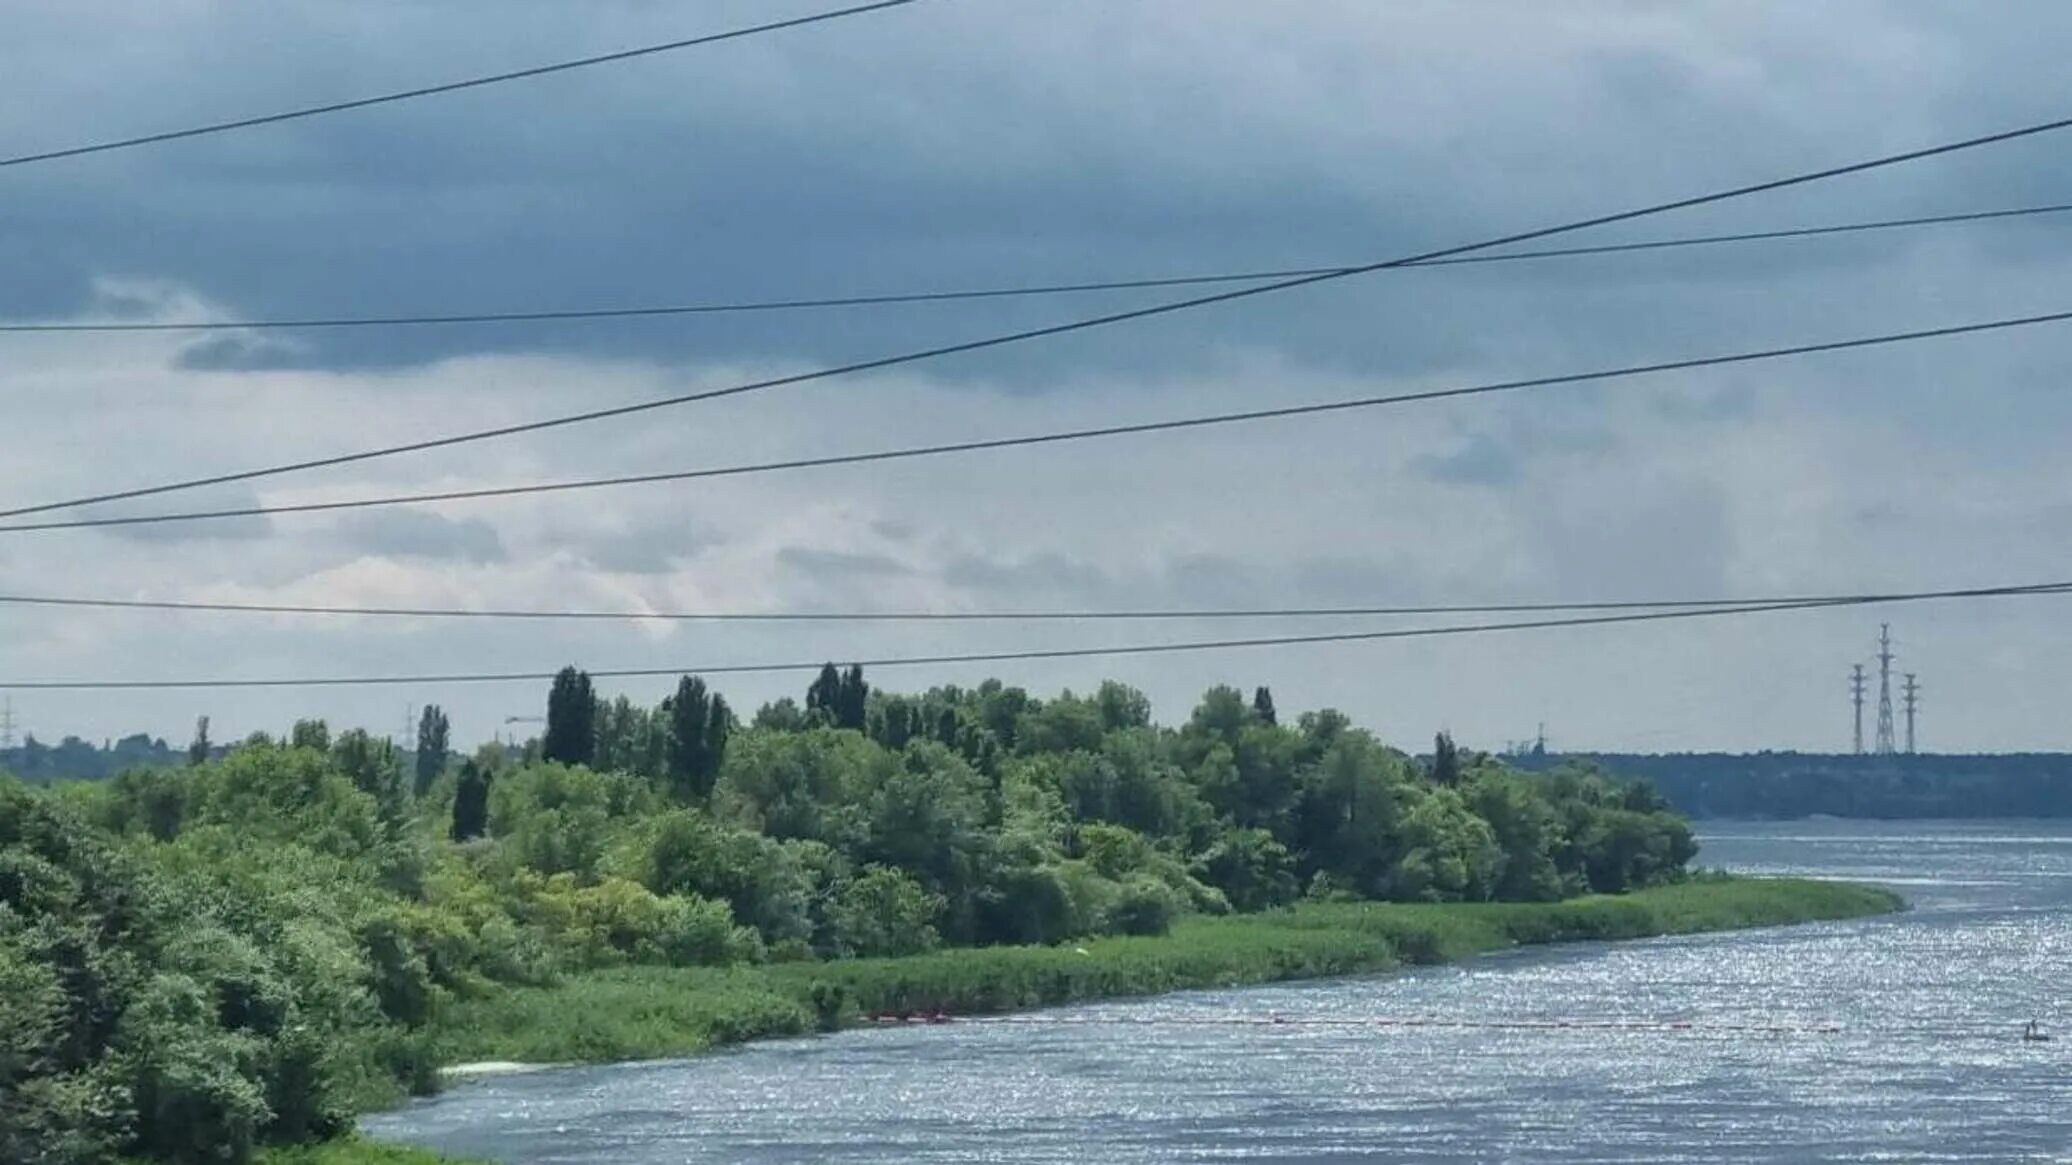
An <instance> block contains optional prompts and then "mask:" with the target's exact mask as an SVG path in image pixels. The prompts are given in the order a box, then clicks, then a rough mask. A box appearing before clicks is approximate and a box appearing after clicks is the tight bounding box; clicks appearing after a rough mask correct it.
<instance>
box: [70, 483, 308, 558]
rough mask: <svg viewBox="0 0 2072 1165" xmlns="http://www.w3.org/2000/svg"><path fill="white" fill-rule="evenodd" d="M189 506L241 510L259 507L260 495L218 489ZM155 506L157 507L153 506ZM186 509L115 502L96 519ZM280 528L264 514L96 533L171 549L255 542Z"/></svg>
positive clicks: (160, 502) (161, 503)
mask: <svg viewBox="0 0 2072 1165" xmlns="http://www.w3.org/2000/svg"><path fill="white" fill-rule="evenodd" d="M180 496H181V497H182V498H183V499H188V500H187V504H188V505H191V506H192V508H194V509H195V510H242V509H250V508H253V507H256V506H258V505H259V504H260V499H259V495H258V494H257V493H255V492H254V491H253V490H252V489H251V488H250V487H248V486H235V485H233V486H227V487H218V488H217V489H215V490H212V491H211V492H209V493H207V494H204V495H200V499H201V500H199V501H196V500H193V499H192V498H190V497H189V495H180ZM154 503H157V504H156V505H154ZM180 508H186V507H185V506H181V507H175V506H170V505H166V504H164V499H145V500H142V501H133V502H115V503H112V504H110V505H107V506H104V507H101V508H99V509H98V510H96V511H95V516H97V517H129V516H139V517H141V516H144V515H147V514H155V513H164V512H167V511H171V510H175V509H180ZM276 529H277V527H276V526H275V524H274V520H273V518H272V517H270V516H268V515H265V514H251V515H248V516H244V517H237V518H212V519H206V520H201V521H193V522H153V523H139V524H137V525H132V526H102V527H98V528H97V530H96V532H97V533H100V534H103V535H105V536H107V537H109V538H115V539H118V540H121V541H124V542H144V543H156V544H159V545H172V544H178V543H187V542H253V541H258V540H260V539H264V538H270V537H272V536H273V535H274V533H275V531H276Z"/></svg>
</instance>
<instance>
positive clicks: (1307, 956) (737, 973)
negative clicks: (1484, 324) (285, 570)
mask: <svg viewBox="0 0 2072 1165" xmlns="http://www.w3.org/2000/svg"><path fill="white" fill-rule="evenodd" d="M1902 905H1903V903H1902V902H1901V901H1900V899H1899V898H1898V897H1897V896H1896V895H1893V894H1890V893H1888V892H1886V891H1883V890H1877V889H1873V888H1870V887H1866V886H1855V885H1849V884H1845V883H1837V882H1814V881H1803V880H1794V879H1755V878H1748V879H1742V878H1722V879H1713V878H1707V879H1699V880H1694V881H1690V882H1685V883H1682V884H1679V885H1675V886H1665V887H1660V888H1658V889H1653V890H1644V891H1641V892H1639V893H1635V894H1628V895H1622V896H1619V897H1594V898H1578V899H1572V900H1570V901H1567V902H1554V903H1461V904H1433V905H1419V904H1406V903H1310V904H1303V905H1300V906H1296V907H1293V908H1291V909H1288V910H1281V911H1274V912H1271V913H1267V914H1255V915H1242V916H1232V917H1222V918H1190V919H1187V920H1185V921H1183V922H1182V923H1181V924H1180V925H1178V926H1176V927H1174V929H1173V931H1172V933H1171V934H1168V935H1165V936H1163V937H1159V938H1114V939H1099V940H1092V941H1088V942H1086V943H1084V944H1078V945H1066V946H1063V947H988V948H978V949H963V950H949V951H939V952H936V953H934V954H928V955H917V956H912V957H908V958H899V959H857V960H851V961H845V962H835V963H785V964H776V965H771V966H762V967H746V968H733V969H724V970H722V969H710V968H705V969H671V968H652V967H649V968H628V969H623V970H614V971H606V972H599V973H595V974H590V975H585V976H581V977H577V978H573V979H570V980H568V981H567V982H564V983H562V984H559V985H557V986H553V987H545V988H521V989H516V990H508V991H502V992H498V993H496V994H493V995H489V996H486V997H484V998H480V999H474V1000H468V1001H464V1002H462V1003H459V1004H457V1005H455V1006H453V1007H451V1008H449V1009H448V1010H447V1012H446V1013H445V1014H444V1015H443V1016H442V1017H441V1019H440V1022H439V1029H438V1033H437V1038H438V1046H439V1051H440V1054H441V1058H442V1059H443V1060H444V1061H445V1062H447V1063H462V1062H467V1061H475V1060H518V1061H524V1062H531V1063H567V1062H575V1061H590V1062H603V1061H614V1060H633V1059H652V1058H656V1057H663V1056H676V1055H685V1054H688V1053H692V1052H697V1051H702V1050H704V1049H707V1048H711V1047H716V1046H720V1045H724V1044H732V1043H740V1042H743V1041H746V1040H753V1039H760V1038H765V1037H771V1036H787V1035H799V1034H803V1033H806V1032H810V1031H814V1030H822V1029H824V1028H826V1027H829V1026H836V1025H839V1024H840V1023H843V1022H848V1021H852V1020H853V1019H854V1017H855V1016H856V1015H857V1014H859V1013H869V1012H878V1011H902V1010H913V1011H936V1010H940V1011H945V1012H949V1013H950V1014H953V1015H976V1014H985V1013H992V1012H1001V1011H1014V1010H1021V1009H1026V1008H1032V1007H1041V1006H1045V1005H1050V1004H1059V1003H1067V1002H1072V1001H1074V1000H1087V999H1103V998H1117V997H1122V996H1132V995H1155V994H1159V993H1161V992H1167V991H1177V990H1183V989H1187V988H1197V987H1223V986H1238V985H1242V984H1248V983H1266V982H1273V981H1276V980H1284V979H1308V978H1317V977H1321V976H1327V975H1344V974H1353V973H1358V972H1366V971H1381V970H1387V969H1390V968H1392V967H1396V966H1399V965H1401V964H1403V963H1435V962H1446V961H1450V960H1454V959H1460V958H1465V957H1467V956H1470V955H1473V954H1476V953H1478V952H1481V951H1487V950H1494V949H1498V948H1502V947H1509V946H1515V945H1519V944H1523V943H1550V942H1567V941H1579V940H1607V939H1630V938H1642V937H1647V936H1651V935H1663V934H1687V933H1692V932H1697V931H1714V930H1732V929H1737V928H1743V927H1752V926H1776V925H1782V924H1787V923H1797V922H1812V921H1816V920H1822V919H1837V918H1853V917H1857V916H1860V915H1867V914H1878V913H1884V912H1888V911H1892V910H1897V909H1900V908H1901V907H1902ZM1082 952H1083V953H1082ZM339 1160H340V1162H341V1165H342V1163H343V1162H346V1161H352V1160H354V1159H351V1158H341V1159H339ZM400 1160H408V1159H407V1158H403V1159H400ZM269 1165H274V1163H271V1162H270V1163H269ZM295 1165H302V1163H301V1162H296V1163H295ZM310 1165H332V1163H331V1162H330V1161H329V1160H318V1159H313V1160H312V1161H311V1163H310Z"/></svg>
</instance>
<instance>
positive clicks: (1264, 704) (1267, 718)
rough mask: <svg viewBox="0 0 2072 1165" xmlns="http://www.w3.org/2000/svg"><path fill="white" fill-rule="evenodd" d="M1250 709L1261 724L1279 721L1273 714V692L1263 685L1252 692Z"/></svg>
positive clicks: (1277, 722) (1271, 723)
mask: <svg viewBox="0 0 2072 1165" xmlns="http://www.w3.org/2000/svg"><path fill="white" fill-rule="evenodd" d="M1252 711H1253V713H1255V714H1256V715H1257V716H1258V717H1259V720H1260V722H1261V723H1263V724H1268V725H1273V724H1279V723H1280V719H1279V717H1277V716H1275V715H1274V711H1273V693H1272V692H1271V691H1269V690H1268V689H1267V688H1266V687H1264V686H1263V685H1262V686H1261V687H1259V688H1256V689H1254V690H1253V692H1252Z"/></svg>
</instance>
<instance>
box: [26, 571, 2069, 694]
mask: <svg viewBox="0 0 2072 1165" xmlns="http://www.w3.org/2000/svg"><path fill="white" fill-rule="evenodd" d="M2068 593H2072V582H2051V583H2030V584H2023V585H2018V586H2005V587H1981V588H1970V589H1964V590H1943V591H1915V592H1911V593H1906V594H1893V595H1880V596H1875V597H1865V598H1851V599H1844V600H1837V601H1825V600H1819V601H1815V600H1808V601H1799V602H1786V603H1771V604H1766V605H1763V606H1749V607H1727V608H1718V607H1713V608H1702V609H1697V610H1676V611H1647V612H1639V613H1625V614H1611V615H1589V616H1581V617H1577V618H1572V619H1532V620H1522V621H1516V622H1508V623H1469V624H1445V625H1441V626H1437V627H1396V628H1390V629H1388V630H1384V631H1342V632H1333V633H1328V634H1318V635H1273V636H1254V637H1248V638H1242V639H1210V640H1193V641H1187V642H1179V643H1136V644H1122V645H1116V646H1107V647H1068V648H1049V649H1041V650H1034V651H989V652H969V653H963V654H953V655H925V656H892V657H887V658H881V659H848V660H843V661H841V662H843V663H846V664H854V665H856V666H859V667H872V668H891V667H922V666H944V665H951V664H971V663H1004V662H1008V661H1014V660H1047V659H1081V658H1087V657H1092V656H1132V655H1165V654H1175V653H1179V652H1196V651H1226V650H1234V649H1238V648H1248V647H1293V646H1306V645H1312V644H1323V643H1362V642H1370V641H1377V640H1385V639H1424V638H1436V637H1441V636H1454V635H1475V634H1485V633H1495V632H1506V631H1533V630H1541V629H1548V628H1557V627H1594V626H1606V625H1611V624H1619V623H1648V622H1660V621H1664V620H1671V619H1704V618H1713V617H1718V616H1728V615H1754V614H1765V613H1769V612H1775V611H1802V610H1816V609H1823V610H1824V609H1830V608H1835V607H1855V606H1868V605H1872V604H1884V603H1906V602H1923V601H1930V600H1948V599H1960V598H1998V597H2013V596H2028V595H2046V594H2068ZM826 662H827V661H826V660H823V659H816V660H810V661H800V662H793V663H753V664H721V665H693V666H684V667H667V668H613V669H596V670H592V671H591V672H590V673H589V674H590V676H591V677H592V678H594V679H636V678H648V677H658V676H676V675H684V674H687V673H694V674H697V675H706V676H713V675H748V674H757V673H772V672H807V671H817V670H819V669H820V668H821V667H822V666H823V665H824V664H825V663H826ZM554 675H555V673H554V672H551V671H543V672H458V673H446V674H434V675H411V676H401V675H386V676H324V677H304V678H295V679H252V680H237V679H186V680H29V681H23V682H13V681H0V689H8V690H13V691H120V690H139V689H175V688H178V689H192V688H307V687H371V686H393V685H398V684H421V685H429V684H485V683H532V682H539V681H545V680H551V679H553V678H554Z"/></svg>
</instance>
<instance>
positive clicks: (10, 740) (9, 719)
mask: <svg viewBox="0 0 2072 1165" xmlns="http://www.w3.org/2000/svg"><path fill="white" fill-rule="evenodd" d="M13 748H14V697H13V696H9V697H7V698H6V699H5V700H0V752H7V751H10V750H12V749H13Z"/></svg>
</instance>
